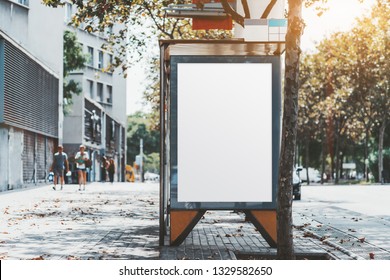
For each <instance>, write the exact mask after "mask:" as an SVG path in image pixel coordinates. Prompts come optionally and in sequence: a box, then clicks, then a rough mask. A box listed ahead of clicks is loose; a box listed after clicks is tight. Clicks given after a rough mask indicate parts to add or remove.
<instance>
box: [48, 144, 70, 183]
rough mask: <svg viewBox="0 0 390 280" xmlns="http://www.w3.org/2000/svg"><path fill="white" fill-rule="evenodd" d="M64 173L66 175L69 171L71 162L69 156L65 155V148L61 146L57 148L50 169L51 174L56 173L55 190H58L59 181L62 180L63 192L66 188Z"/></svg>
mask: <svg viewBox="0 0 390 280" xmlns="http://www.w3.org/2000/svg"><path fill="white" fill-rule="evenodd" d="M64 171H65V173H66V172H68V171H69V162H68V155H67V154H66V153H64V147H63V146H62V145H59V146H58V147H57V152H56V153H55V154H54V157H53V163H52V165H51V168H50V172H53V173H54V181H53V182H54V186H53V190H56V189H57V180H58V177H59V178H60V184H61V190H62V189H63V187H64V176H65V174H64Z"/></svg>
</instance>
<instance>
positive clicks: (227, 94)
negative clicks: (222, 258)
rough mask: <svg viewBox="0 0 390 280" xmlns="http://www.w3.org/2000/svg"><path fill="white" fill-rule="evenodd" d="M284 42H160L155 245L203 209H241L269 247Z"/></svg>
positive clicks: (176, 238) (175, 240) (183, 233)
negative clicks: (157, 223) (157, 228)
mask: <svg viewBox="0 0 390 280" xmlns="http://www.w3.org/2000/svg"><path fill="white" fill-rule="evenodd" d="M284 48H285V43H284V42H245V41H244V40H234V39H233V40H161V41H160V78H161V79H160V101H161V102H160V104H161V105H160V106H161V107H160V130H161V147H160V148H161V163H160V174H161V176H160V245H173V246H175V245H179V244H181V243H182V242H183V241H184V239H185V238H186V237H187V236H188V234H189V233H190V232H191V230H192V229H193V228H194V226H195V225H196V224H197V222H198V221H199V220H200V219H201V218H202V216H203V215H204V213H205V212H206V211H207V210H237V211H243V212H245V214H246V217H247V218H248V220H249V221H251V222H252V223H253V225H254V226H255V227H256V228H257V229H258V230H259V232H260V234H262V235H263V237H264V238H265V240H266V241H267V242H268V243H269V245H270V246H272V247H275V246H276V244H277V243H276V242H277V240H276V236H277V234H276V196H277V180H278V160H279V148H280V147H279V146H280V122H281V54H282V53H283V52H284Z"/></svg>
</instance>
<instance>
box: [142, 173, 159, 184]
mask: <svg viewBox="0 0 390 280" xmlns="http://www.w3.org/2000/svg"><path fill="white" fill-rule="evenodd" d="M144 178H145V180H146V181H154V182H157V181H159V180H160V175H158V174H156V173H152V172H148V171H147V172H145V175H144Z"/></svg>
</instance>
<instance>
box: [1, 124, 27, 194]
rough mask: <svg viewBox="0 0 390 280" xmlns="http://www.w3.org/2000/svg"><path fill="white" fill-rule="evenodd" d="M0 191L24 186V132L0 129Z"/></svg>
mask: <svg viewBox="0 0 390 280" xmlns="http://www.w3.org/2000/svg"><path fill="white" fill-rule="evenodd" d="M0 143H1V144H2V145H0V191H6V190H9V189H16V188H20V187H21V186H22V184H23V180H22V178H23V176H22V173H23V162H22V154H23V131H21V130H18V129H14V128H12V127H0Z"/></svg>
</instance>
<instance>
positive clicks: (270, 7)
mask: <svg viewBox="0 0 390 280" xmlns="http://www.w3.org/2000/svg"><path fill="white" fill-rule="evenodd" d="M275 4H276V0H271V2H270V3H269V4H268V6H267V8H265V10H264V12H263V14H262V15H261V18H268V16H269V13H270V12H271V10H272V8H273V7H274V6H275Z"/></svg>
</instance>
